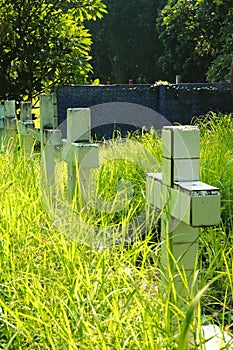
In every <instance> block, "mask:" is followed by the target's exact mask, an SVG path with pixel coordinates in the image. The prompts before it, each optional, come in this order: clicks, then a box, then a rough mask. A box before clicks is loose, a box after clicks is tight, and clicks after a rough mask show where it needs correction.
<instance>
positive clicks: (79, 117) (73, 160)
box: [63, 108, 99, 202]
mask: <svg viewBox="0 0 233 350" xmlns="http://www.w3.org/2000/svg"><path fill="white" fill-rule="evenodd" d="M63 144H64V150H63V159H64V160H65V161H66V162H67V163H68V200H69V201H70V202H71V201H72V199H73V197H74V194H75V190H76V185H77V181H78V187H79V189H80V191H81V198H82V201H83V200H84V201H86V200H87V198H88V195H89V193H90V170H91V169H92V168H97V167H98V166H99V154H98V146H97V145H96V144H93V143H91V115H90V109H89V108H69V109H68V110H67V140H63ZM77 170H78V173H77Z"/></svg>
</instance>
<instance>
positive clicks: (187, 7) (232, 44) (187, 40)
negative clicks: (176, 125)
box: [157, 0, 233, 82]
mask: <svg viewBox="0 0 233 350" xmlns="http://www.w3.org/2000/svg"><path fill="white" fill-rule="evenodd" d="M232 17H233V5H232V0H170V1H168V4H167V5H166V6H165V7H164V8H163V10H162V11H161V13H160V16H159V19H158V24H157V28H158V30H160V32H161V34H160V38H161V40H162V42H163V45H164V48H165V50H164V55H163V56H162V57H161V64H162V65H163V69H164V71H167V72H169V74H170V75H174V74H181V76H182V79H183V80H185V81H191V82H192V81H193V82H195V81H205V80H206V79H207V80H209V81H214V80H215V81H221V80H229V67H230V63H231V60H232V58H233V36H232V32H233V22H232Z"/></svg>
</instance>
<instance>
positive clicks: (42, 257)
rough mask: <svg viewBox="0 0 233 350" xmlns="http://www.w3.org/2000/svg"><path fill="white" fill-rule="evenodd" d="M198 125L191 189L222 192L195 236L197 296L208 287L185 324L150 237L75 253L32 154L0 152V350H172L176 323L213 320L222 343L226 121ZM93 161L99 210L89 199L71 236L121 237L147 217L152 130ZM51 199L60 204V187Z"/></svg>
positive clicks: (156, 166) (232, 145)
mask: <svg viewBox="0 0 233 350" xmlns="http://www.w3.org/2000/svg"><path fill="white" fill-rule="evenodd" d="M199 126H200V129H201V180H202V181H205V182H207V183H209V184H212V185H214V186H218V187H220V190H221V196H222V206H221V210H222V222H221V224H220V225H219V226H218V227H214V228H208V229H201V230H200V259H199V265H198V269H199V272H198V271H197V275H198V278H199V280H200V284H199V285H200V289H201V288H202V287H205V286H206V285H207V284H208V283H209V284H210V285H209V287H208V288H207V289H206V290H204V292H203V295H202V298H201V299H200V300H201V310H202V312H200V313H199V315H197V318H196V320H195V322H194V321H193V320H189V319H188V318H187V317H186V314H185V310H184V311H182V310H180V309H179V308H178V306H177V305H175V304H171V303H170V301H169V300H168V298H167V297H166V295H167V294H166V293H165V292H164V290H163V288H162V286H161V280H160V277H161V274H160V242H159V241H157V240H156V239H155V236H154V232H153V230H151V228H148V231H147V235H145V236H144V237H143V239H142V238H141V237H140V236H138V237H137V239H135V240H133V241H132V242H130V244H125V245H120V244H119V241H118V244H117V245H114V244H111V245H109V246H106V247H105V249H100V248H98V247H97V246H96V247H95V245H94V244H93V245H90V244H84V243H85V242H84V243H82V242H81V241H80V240H79V239H77V237H74V236H72V235H70V234H68V233H67V231H66V226H64V225H58V221H56V220H55V219H54V217H53V216H51V215H50V212H49V211H48V210H47V209H48V208H47V206H46V202H45V201H44V199H45V198H44V194H43V192H41V186H40V155H39V154H35V155H33V157H32V158H31V159H25V158H23V157H22V155H21V152H20V150H19V149H18V147H17V145H16V147H15V148H14V149H13V150H12V149H11V150H7V151H6V153H2V154H0V173H1V181H0V194H1V205H0V348H2V349H27V348H28V349H56V350H57V349H59V350H60V349H95V350H96V349H119V350H120V349H158V350H161V349H163V348H165V349H171V350H173V349H176V348H177V347H178V344H181V343H182V341H181V340H182V339H181V338H180V336H185V334H184V331H183V333H182V330H184V322H185V320H186V322H190V327H191V329H193V330H194V329H195V327H196V326H197V325H198V324H199V326H200V324H201V323H212V322H215V323H217V324H218V325H220V327H221V328H222V329H225V330H227V331H228V333H229V334H231V332H232V319H233V317H232V307H233V306H232V293H233V282H232V281H233V278H232V277H233V276H232V274H233V265H232V261H233V259H232V198H233V197H232V182H233V176H232V175H233V174H232V150H233V141H232V140H233V137H232V135H233V133H232V131H233V122H232V119H231V116H223V115H214V114H211V115H210V116H209V117H208V123H206V122H203V123H202V124H200V123H199ZM221 133H222V134H221ZM100 153H101V164H100V169H99V170H97V171H96V172H95V173H94V179H95V180H96V182H95V186H94V188H93V191H94V194H96V195H97V199H98V200H99V201H100V200H102V202H101V206H100V207H97V205H98V201H97V200H96V197H93V201H94V202H93V203H92V204H91V203H87V204H88V205H87V206H86V207H84V208H83V209H82V210H81V212H79V210H78V208H73V209H74V213H75V215H78V216H80V218H81V219H82V220H81V221H79V226H78V228H79V229H80V231H82V230H83V231H86V230H87V229H88V227H90V226H91V227H94V231H93V232H94V233H95V232H96V231H95V230H96V228H97V229H99V228H101V229H104V228H107V229H109V227H110V229H109V232H110V233H111V232H113V231H111V230H112V229H113V228H115V229H118V230H124V228H125V230H127V229H128V227H129V225H130V223H131V222H132V221H133V220H134V218H135V216H136V217H138V216H140V214H141V213H142V212H143V211H145V213H146V209H145V174H146V172H154V171H161V140H160V138H159V136H158V135H157V134H156V132H154V131H153V130H152V131H151V132H150V133H143V134H142V135H134V136H133V137H131V138H128V139H127V140H124V141H123V140H121V139H116V140H113V141H112V142H110V143H106V144H104V145H103V146H102V147H101V151H100ZM59 176H60V175H59ZM65 178H66V173H65V172H64V174H63V177H62V179H63V180H64V181H65ZM63 180H62V181H63ZM125 187H126V188H127V191H125ZM60 190H61V192H62V195H61V199H62V200H65V198H63V194H65V192H66V185H65V184H64V183H63V184H62V186H61V189H60ZM63 192H64V193H63ZM116 194H117V196H118V197H117V201H115V196H116ZM122 198H123V200H122ZM114 201H115V202H114ZM119 203H120V204H123V207H121V208H118V207H115V205H118V204H119ZM124 204H125V205H124ZM106 208H107V209H108V210H106ZM106 211H107V213H106ZM62 215H65V213H62V211H61V212H60V216H62ZM140 218H141V217H140ZM70 220H71V219H70ZM86 223H88V225H89V226H88V225H86ZM68 224H69V222H68ZM76 229H77V227H76ZM154 230H159V226H156V225H155V227H154ZM121 233H122V231H121ZM74 238H75V239H74ZM171 288H172V287H171ZM166 292H167V293H168V294H169V293H171V290H167V291H166ZM200 300H199V299H198V300H197V305H198V303H199V301H200ZM199 307H200V305H199ZM189 308H190V304H189V303H187V311H188V310H189ZM172 323H174V324H176V325H177V326H176V327H175V329H174V328H172V327H170V326H171V324H172Z"/></svg>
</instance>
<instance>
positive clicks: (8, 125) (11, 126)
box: [4, 101, 17, 141]
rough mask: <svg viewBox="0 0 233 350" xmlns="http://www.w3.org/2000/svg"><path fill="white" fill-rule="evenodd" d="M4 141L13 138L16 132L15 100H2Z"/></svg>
mask: <svg viewBox="0 0 233 350" xmlns="http://www.w3.org/2000/svg"><path fill="white" fill-rule="evenodd" d="M4 117H5V130H6V141H9V140H10V139H15V136H16V134H17V124H16V110H15V101H5V102H4Z"/></svg>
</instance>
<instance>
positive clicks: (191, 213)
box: [147, 126, 220, 307]
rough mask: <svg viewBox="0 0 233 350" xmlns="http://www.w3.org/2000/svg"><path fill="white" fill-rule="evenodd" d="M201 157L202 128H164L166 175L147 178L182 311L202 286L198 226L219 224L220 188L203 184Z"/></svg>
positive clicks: (168, 278) (165, 266)
mask: <svg viewBox="0 0 233 350" xmlns="http://www.w3.org/2000/svg"><path fill="white" fill-rule="evenodd" d="M199 154H200V131H199V129H198V128H197V127H195V126H169V127H164V128H163V130H162V173H157V174H155V173H151V174H147V199H148V201H149V203H151V204H152V205H153V206H154V207H156V208H158V209H159V210H162V220H161V265H162V270H163V272H164V278H163V283H164V284H165V287H166V286H168V284H169V283H170V284H171V283H172V284H173V286H174V290H175V293H174V294H175V295H173V298H175V301H177V302H178V305H179V306H180V307H182V306H183V305H184V300H186V301H187V300H189V298H190V296H192V295H191V294H195V291H196V290H197V288H198V285H197V281H196V280H195V279H194V272H195V267H196V265H197V258H198V236H199V233H198V228H199V227H204V226H213V225H217V224H219V221H220V194H219V189H218V188H216V187H213V186H210V185H207V184H205V183H203V182H201V181H200V156H199ZM191 291H192V292H193V293H191ZM173 301H174V299H173Z"/></svg>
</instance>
